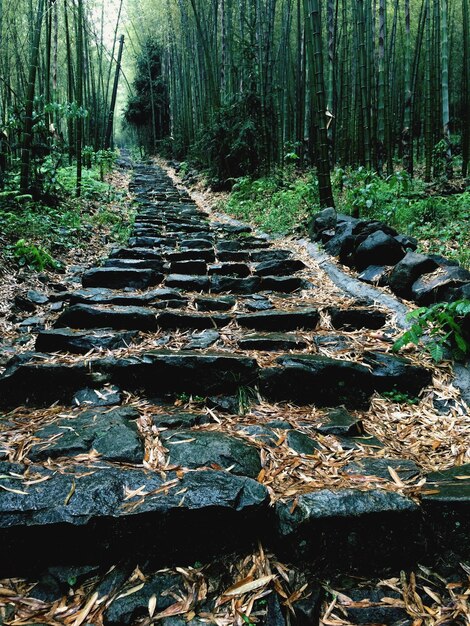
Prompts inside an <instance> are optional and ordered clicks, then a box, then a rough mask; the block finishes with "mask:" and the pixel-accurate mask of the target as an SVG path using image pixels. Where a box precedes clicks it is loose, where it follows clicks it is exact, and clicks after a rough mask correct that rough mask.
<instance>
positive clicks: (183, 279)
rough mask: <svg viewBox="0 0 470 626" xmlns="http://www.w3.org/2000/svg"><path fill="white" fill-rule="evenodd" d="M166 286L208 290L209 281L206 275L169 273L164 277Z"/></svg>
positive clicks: (188, 289)
mask: <svg viewBox="0 0 470 626" xmlns="http://www.w3.org/2000/svg"><path fill="white" fill-rule="evenodd" d="M165 285H166V287H170V288H173V289H183V290H184V291H198V292H199V291H209V290H210V287H211V282H210V280H209V278H208V277H207V276H198V275H185V274H169V275H168V276H167V277H166V279H165Z"/></svg>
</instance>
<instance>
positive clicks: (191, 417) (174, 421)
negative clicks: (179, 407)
mask: <svg viewBox="0 0 470 626" xmlns="http://www.w3.org/2000/svg"><path fill="white" fill-rule="evenodd" d="M209 422H210V419H209V416H208V415H205V414H204V413H166V414H163V415H162V414H156V415H153V416H152V423H153V424H154V425H155V426H156V427H157V428H168V429H170V430H171V429H173V430H174V429H175V428H192V427H193V426H200V425H201V424H208V423H209Z"/></svg>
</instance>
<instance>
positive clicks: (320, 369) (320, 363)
mask: <svg viewBox="0 0 470 626" xmlns="http://www.w3.org/2000/svg"><path fill="white" fill-rule="evenodd" d="M277 362H278V363H279V364H280V365H281V366H282V367H277V368H267V369H263V370H261V372H260V391H261V393H262V394H263V395H264V396H266V397H267V398H268V399H271V400H279V401H282V400H287V401H292V402H297V403H299V404H309V403H310V402H313V403H314V404H316V405H318V406H338V405H341V404H344V405H346V406H347V407H349V408H361V407H365V406H367V405H368V402H369V398H370V395H371V393H372V389H373V386H372V377H371V375H370V373H369V370H368V369H367V368H366V367H364V366H363V365H360V364H358V363H354V362H352V361H343V360H336V359H330V358H327V357H324V356H319V355H298V356H294V355H289V356H283V357H279V358H278V359H277Z"/></svg>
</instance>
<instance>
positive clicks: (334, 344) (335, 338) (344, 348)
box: [313, 335, 352, 352]
mask: <svg viewBox="0 0 470 626" xmlns="http://www.w3.org/2000/svg"><path fill="white" fill-rule="evenodd" d="M313 342H314V344H315V345H316V346H318V347H319V348H326V349H327V350H328V352H348V351H349V350H351V348H352V344H351V340H350V339H349V338H348V337H343V336H342V335H320V336H318V337H314V338H313Z"/></svg>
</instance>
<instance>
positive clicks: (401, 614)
mask: <svg viewBox="0 0 470 626" xmlns="http://www.w3.org/2000/svg"><path fill="white" fill-rule="evenodd" d="M346 595H347V596H349V597H350V598H351V600H352V601H353V605H352V606H344V609H345V610H346V617H347V620H348V622H349V623H350V624H381V625H383V626H395V624H396V623H397V622H400V621H401V620H403V619H406V618H408V612H407V610H406V608H405V607H397V606H393V605H390V604H386V603H385V602H382V599H383V598H385V597H389V598H390V597H396V598H397V599H400V600H401V598H400V597H399V596H398V594H396V593H395V592H393V591H390V590H389V589H387V590H385V589H379V588H377V587H374V588H371V589H363V588H361V589H348V590H347V591H346Z"/></svg>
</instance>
